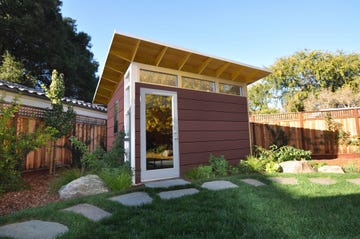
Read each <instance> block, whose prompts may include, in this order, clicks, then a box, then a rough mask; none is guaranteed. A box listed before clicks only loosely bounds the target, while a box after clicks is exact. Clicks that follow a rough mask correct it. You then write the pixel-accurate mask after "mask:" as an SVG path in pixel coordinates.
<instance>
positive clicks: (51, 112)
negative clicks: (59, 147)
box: [42, 70, 76, 174]
mask: <svg viewBox="0 0 360 239" xmlns="http://www.w3.org/2000/svg"><path fill="white" fill-rule="evenodd" d="M42 88H43V89H44V91H45V93H46V96H47V97H48V98H49V99H50V101H51V107H52V108H51V109H45V111H44V122H45V125H47V126H50V127H52V128H54V129H56V132H54V133H53V134H52V145H53V147H52V148H50V150H51V152H50V155H51V156H50V165H49V173H50V174H52V173H54V174H55V170H56V150H55V147H56V146H55V142H56V140H57V139H59V138H61V137H63V136H66V135H67V134H68V133H69V132H70V131H71V130H72V128H73V125H74V121H75V117H76V114H75V111H74V109H73V108H72V107H71V106H70V105H68V109H67V111H66V112H64V107H63V104H62V98H63V97H64V94H65V86H64V75H63V74H60V75H59V74H58V72H57V71H56V70H53V72H52V75H51V84H50V87H49V88H47V87H46V86H45V85H42Z"/></svg>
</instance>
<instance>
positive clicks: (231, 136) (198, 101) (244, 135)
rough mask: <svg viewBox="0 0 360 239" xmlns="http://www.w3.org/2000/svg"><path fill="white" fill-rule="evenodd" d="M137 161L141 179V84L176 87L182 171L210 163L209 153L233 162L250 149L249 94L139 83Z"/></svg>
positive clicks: (168, 88)
mask: <svg viewBox="0 0 360 239" xmlns="http://www.w3.org/2000/svg"><path fill="white" fill-rule="evenodd" d="M135 88H136V102H135V104H136V111H135V118H136V122H135V130H136V136H135V138H136V146H135V150H136V153H135V155H136V156H135V158H136V159H135V163H136V182H139V181H140V172H141V170H140V88H153V89H160V90H169V91H176V92H177V96H178V117H179V121H178V126H179V153H180V174H181V175H183V174H184V172H185V171H186V170H187V169H189V168H191V167H194V166H197V165H199V164H208V162H209V155H210V154H211V153H212V154H214V155H224V157H225V159H227V160H228V161H229V162H230V163H231V164H235V163H238V162H239V160H240V159H242V158H244V157H245V156H247V155H248V154H249V153H250V142H249V119H248V110H247V100H246V98H245V97H239V96H231V95H224V94H215V93H208V92H200V91H194V90H187V89H180V88H173V87H163V86H155V85H149V84H144V83H136V87H135Z"/></svg>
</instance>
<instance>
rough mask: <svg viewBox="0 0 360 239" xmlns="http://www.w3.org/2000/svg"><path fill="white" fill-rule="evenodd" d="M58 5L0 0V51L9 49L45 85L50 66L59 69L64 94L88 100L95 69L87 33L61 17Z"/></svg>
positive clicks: (53, 0)
mask: <svg viewBox="0 0 360 239" xmlns="http://www.w3.org/2000/svg"><path fill="white" fill-rule="evenodd" d="M61 5H62V2H61V1H60V0H0V32H1V34H0V54H1V55H2V54H4V53H5V51H9V53H10V54H11V55H13V56H14V57H15V58H16V59H17V60H18V61H19V62H21V63H22V64H23V65H24V68H25V69H26V71H29V72H31V73H32V75H34V76H35V77H36V80H38V82H40V83H43V84H45V85H47V86H49V85H50V82H51V81H50V79H51V70H52V69H57V70H59V71H60V72H63V73H64V74H65V75H66V76H67V78H66V80H65V89H66V90H65V95H66V96H70V97H75V98H82V99H84V100H87V101H90V100H91V99H92V96H93V93H94V90H95V87H96V82H97V77H96V75H95V73H96V71H97V68H98V63H97V62H96V61H94V59H93V54H92V53H91V51H90V48H91V45H90V36H88V35H87V34H86V33H84V32H77V29H76V24H75V20H73V19H71V18H63V17H62V15H61V12H60V7H61ZM21 83H23V82H21Z"/></svg>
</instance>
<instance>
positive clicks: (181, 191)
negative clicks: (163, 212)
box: [158, 188, 199, 199]
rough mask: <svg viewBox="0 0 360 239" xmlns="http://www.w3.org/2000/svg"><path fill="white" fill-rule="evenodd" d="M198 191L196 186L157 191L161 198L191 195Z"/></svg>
mask: <svg viewBox="0 0 360 239" xmlns="http://www.w3.org/2000/svg"><path fill="white" fill-rule="evenodd" d="M196 193H199V190H197V189H196V188H186V189H179V190H172V191H166V192H160V193H158V195H159V197H160V198H161V199H172V198H179V197H182V196H186V195H193V194H196Z"/></svg>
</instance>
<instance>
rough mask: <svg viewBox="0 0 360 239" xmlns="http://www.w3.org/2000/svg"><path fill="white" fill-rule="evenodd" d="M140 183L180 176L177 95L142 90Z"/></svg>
mask: <svg viewBox="0 0 360 239" xmlns="http://www.w3.org/2000/svg"><path fill="white" fill-rule="evenodd" d="M140 94H141V105H140V108H141V109H140V110H141V116H140V117H141V119H140V120H141V180H142V181H149V180H157V179H162V178H171V177H178V176H179V156H178V155H179V153H178V134H177V132H178V130H177V129H178V126H177V95H176V92H170V91H162V90H154V89H141V93H140Z"/></svg>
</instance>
